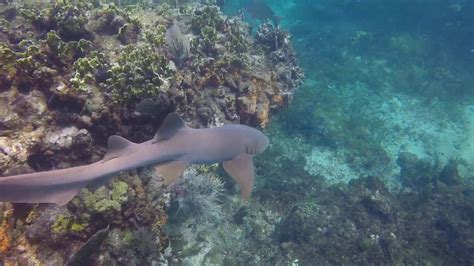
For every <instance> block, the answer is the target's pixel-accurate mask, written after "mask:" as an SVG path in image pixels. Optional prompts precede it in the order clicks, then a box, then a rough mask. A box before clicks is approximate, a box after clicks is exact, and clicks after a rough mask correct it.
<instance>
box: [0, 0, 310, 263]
mask: <svg viewBox="0 0 474 266" xmlns="http://www.w3.org/2000/svg"><path fill="white" fill-rule="evenodd" d="M195 2H196V1H189V2H188V3H185V2H182V1H180V5H179V10H178V9H174V8H172V7H171V6H174V5H175V1H173V2H172V3H169V4H171V5H166V4H163V5H156V4H151V3H143V4H140V5H134V6H126V4H127V3H126V2H125V1H121V3H117V4H113V3H109V4H100V3H98V2H94V3H89V2H87V1H77V2H75V1H51V3H48V2H47V1H46V2H45V3H36V2H35V3H30V2H29V1H16V2H15V3H11V1H2V2H0V14H2V15H3V18H4V19H1V20H0V61H1V63H0V106H1V108H0V130H1V133H0V175H2V176H5V175H13V174H19V173H26V172H33V171H43V170H49V169H54V168H67V167H71V166H77V165H82V164H87V163H91V162H94V161H97V160H99V159H100V158H101V157H102V156H103V154H104V152H105V147H104V146H105V143H106V139H107V137H108V136H110V135H112V134H119V135H123V136H125V137H128V138H130V139H132V140H134V141H142V140H145V139H149V138H151V137H152V136H153V134H154V131H155V130H156V127H157V126H159V124H160V123H161V121H162V119H163V117H164V116H165V115H166V114H167V113H168V112H170V111H178V112H179V113H180V114H182V115H183V117H184V118H185V119H186V120H187V121H190V123H191V124H192V125H193V126H197V127H200V126H206V127H208V126H216V125H222V124H223V123H228V122H233V123H239V122H240V123H246V124H251V125H254V126H261V127H265V126H267V124H268V121H269V119H270V118H269V117H270V112H271V111H276V110H279V109H280V108H282V107H284V106H286V105H287V104H288V103H289V101H290V100H291V94H292V92H293V91H294V90H295V89H296V87H297V86H298V85H299V84H300V83H301V81H302V78H303V76H302V72H301V69H300V68H299V67H298V64H297V62H296V60H294V58H295V57H294V51H293V50H292V49H291V45H290V42H289V35H288V34H287V33H283V32H280V33H279V34H281V35H282V36H284V38H285V42H286V44H285V45H282V46H281V47H278V48H276V49H274V50H273V51H266V50H265V49H264V48H262V49H260V48H259V49H249V47H251V46H252V45H253V46H256V47H263V46H262V44H260V41H259V39H257V38H255V37H254V36H253V35H252V34H251V33H250V29H249V27H248V25H247V24H246V23H244V22H243V21H242V20H241V19H240V18H238V17H234V18H233V17H225V16H223V15H222V14H221V12H220V10H219V9H218V8H216V7H215V6H213V5H211V4H206V5H201V4H197V3H195ZM272 30H275V29H272ZM269 32H271V30H270V31H269ZM264 34H272V33H263V35H264ZM260 35H262V34H260ZM276 52H280V53H282V54H286V55H287V56H288V57H289V58H290V59H289V61H280V63H279V64H278V66H277V67H275V63H274V59H272V55H271V54H272V53H276ZM292 71H293V74H294V75H293V76H291V77H290V76H288V75H287V74H286V73H290V72H292ZM284 77H286V78H289V79H286V78H284ZM143 103H145V104H143ZM143 105H147V106H149V108H148V109H149V110H148V112H140V110H142V109H143V108H141V107H142V106H143ZM145 109H146V108H145ZM214 170H215V169H214ZM208 175H209V174H205V175H201V174H199V175H197V178H196V182H198V181H201V182H202V186H206V185H205V183H206V180H207V179H206V178H203V176H206V177H207V176H208ZM192 176H194V174H192ZM189 180H193V179H190V178H186V179H185V182H189ZM211 183H212V184H214V185H212V186H214V187H215V188H219V187H220V186H221V185H222V184H221V183H220V182H219V181H218V179H211ZM95 185H96V186H97V187H95V186H94V187H90V188H87V189H84V190H82V191H81V193H80V194H79V195H78V196H77V197H76V198H75V199H74V200H73V201H72V202H71V203H69V204H68V205H67V206H65V207H51V206H42V205H41V206H37V205H25V204H15V205H13V206H12V205H9V204H3V203H2V204H0V206H1V209H2V216H0V218H1V220H0V251H1V252H0V261H4V262H5V263H8V262H10V261H17V262H20V263H25V264H28V263H43V264H65V263H67V262H68V261H69V262H70V263H72V264H73V263H74V261H76V262H77V261H84V256H85V257H90V260H88V263H100V264H116V263H122V264H123V263H125V264H153V263H157V262H158V261H160V260H162V259H163V255H162V253H164V252H165V249H166V248H167V247H168V245H169V243H168V239H167V236H166V235H165V233H164V229H163V228H164V225H165V224H166V222H167V219H168V218H167V217H168V215H167V214H166V213H165V208H166V207H167V206H168V204H169V201H170V197H169V194H168V193H166V190H165V189H164V188H163V184H162V182H161V181H160V180H159V179H158V178H156V177H155V176H153V175H152V174H150V173H149V172H148V170H147V169H145V170H140V171H138V172H133V173H130V174H122V175H120V176H118V177H117V178H115V179H114V180H113V181H111V182H110V183H108V184H105V186H100V185H101V184H95ZM181 185H183V184H181ZM186 186H187V187H188V188H187V189H190V191H195V194H194V196H192V197H187V198H173V199H174V200H175V201H173V202H179V205H180V210H181V211H180V212H181V213H185V212H188V211H189V210H195V211H196V210H199V212H198V213H193V214H192V215H191V216H187V219H184V218H183V219H184V220H186V221H184V220H182V223H178V224H181V225H184V224H185V225H186V226H184V227H193V226H197V225H198V223H199V224H200V223H201V222H202V223H203V224H210V223H211V222H210V220H214V219H217V218H218V216H219V212H218V211H217V210H218V209H219V208H218V206H219V204H218V198H219V197H220V196H218V195H217V194H208V191H202V190H199V189H197V190H196V189H195V186H198V187H199V186H201V185H199V184H197V183H192V182H191V184H187V185H186ZM193 186H194V187H193ZM184 191H187V190H183V192H184ZM187 195H188V196H189V195H190V194H187ZM210 196H212V197H210ZM209 197H210V198H209ZM178 199H179V200H178ZM202 199H208V201H207V202H208V203H209V204H208V205H206V204H204V205H199V206H200V209H196V208H197V207H199V206H198V205H193V202H194V203H196V202H198V201H201V200H202ZM209 206H215V208H214V210H216V212H213V213H214V215H208V214H206V211H207V210H208V208H209ZM3 210H4V211H3ZM185 210H186V211H185ZM194 215H196V217H201V218H202V219H199V220H196V221H195V222H194V223H193V222H191V221H192V217H194ZM206 221H207V222H206ZM191 224H194V225H191ZM108 226H109V229H108V230H107V233H104V232H105V231H103V230H104V228H107V227H108ZM196 230H197V231H200V230H201V229H199V228H197V229H196ZM45 236H48V237H45ZM97 239H100V241H99V242H100V243H101V244H97V243H98V242H97V241H98V240H97ZM91 246H94V248H93V252H92V253H91V251H90V250H91V248H90V247H91ZM99 246H100V247H99ZM39 247H41V248H39ZM84 254H86V255H84Z"/></svg>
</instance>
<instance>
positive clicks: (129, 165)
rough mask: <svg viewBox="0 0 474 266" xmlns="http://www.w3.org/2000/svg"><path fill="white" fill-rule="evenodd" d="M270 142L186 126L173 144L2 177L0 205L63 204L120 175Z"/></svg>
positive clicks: (225, 155)
mask: <svg viewBox="0 0 474 266" xmlns="http://www.w3.org/2000/svg"><path fill="white" fill-rule="evenodd" d="M268 143H269V140H268V138H267V137H266V136H265V135H264V134H263V133H262V132H260V131H259V130H257V129H254V128H251V127H248V126H245V125H226V126H223V127H217V128H206V129H192V128H189V127H187V126H184V127H183V128H182V129H180V130H179V131H178V132H177V133H176V134H174V135H173V137H171V138H169V139H165V140H160V141H156V140H155V139H152V140H149V141H146V142H143V143H139V144H137V143H131V142H130V145H128V146H127V147H126V148H125V149H124V150H123V152H121V153H120V154H119V155H118V156H114V157H112V158H111V159H110V158H104V159H102V160H100V161H98V162H95V163H92V164H89V165H84V166H78V167H72V168H67V169H61V170H52V171H45V172H37V173H31V174H23V175H15V176H8V177H0V202H16V203H56V204H58V205H64V204H66V203H67V202H69V201H70V200H71V199H72V197H74V195H76V194H77V193H78V192H79V190H80V189H81V188H83V187H85V186H86V185H88V184H93V183H98V184H103V183H105V182H107V181H108V180H109V179H111V178H112V177H113V176H114V175H115V174H117V173H119V172H122V171H127V170H131V169H135V168H137V167H142V166H148V165H154V164H159V163H166V162H171V161H181V162H184V163H186V164H208V163H222V162H226V161H229V160H232V159H233V158H236V157H237V156H239V155H242V154H247V155H248V156H254V155H255V154H257V153H260V152H262V151H264V150H265V149H266V147H267V146H268ZM250 162H251V161H250ZM58 194H59V195H58ZM62 194H64V196H61V195H62Z"/></svg>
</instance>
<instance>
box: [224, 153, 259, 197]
mask: <svg viewBox="0 0 474 266" xmlns="http://www.w3.org/2000/svg"><path fill="white" fill-rule="evenodd" d="M223 166H224V169H225V171H226V172H227V173H228V174H229V175H230V176H232V177H233V178H234V179H235V181H237V183H238V184H239V186H240V194H241V195H242V198H243V199H244V200H249V199H250V194H252V189H253V182H254V179H255V172H254V169H253V161H252V156H251V155H248V154H241V155H239V156H237V157H235V158H234V159H232V160H230V161H226V162H224V163H223Z"/></svg>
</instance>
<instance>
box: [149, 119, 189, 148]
mask: <svg viewBox="0 0 474 266" xmlns="http://www.w3.org/2000/svg"><path fill="white" fill-rule="evenodd" d="M188 128H189V127H188V126H186V124H185V123H184V121H183V119H182V118H181V117H180V116H179V115H178V114H177V113H171V114H169V115H168V116H167V117H166V118H165V121H163V123H162V124H161V127H160V128H159V129H158V131H156V134H155V137H154V139H153V143H156V142H159V141H162V140H165V139H170V138H171V137H173V136H174V135H176V134H177V133H178V132H179V131H181V130H184V129H188Z"/></svg>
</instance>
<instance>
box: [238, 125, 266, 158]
mask: <svg viewBox="0 0 474 266" xmlns="http://www.w3.org/2000/svg"><path fill="white" fill-rule="evenodd" d="M247 130H248V131H249V132H248V134H247V139H246V141H245V144H244V145H245V152H246V153H247V154H249V155H256V154H259V153H262V152H263V151H264V150H265V149H266V148H267V147H268V144H269V143H270V141H269V139H268V137H267V136H265V135H264V134H263V133H262V132H261V131H259V130H257V129H255V128H252V127H247Z"/></svg>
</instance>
